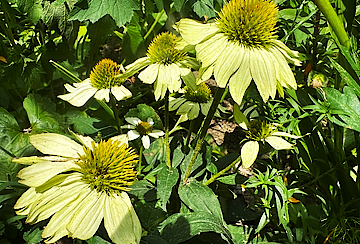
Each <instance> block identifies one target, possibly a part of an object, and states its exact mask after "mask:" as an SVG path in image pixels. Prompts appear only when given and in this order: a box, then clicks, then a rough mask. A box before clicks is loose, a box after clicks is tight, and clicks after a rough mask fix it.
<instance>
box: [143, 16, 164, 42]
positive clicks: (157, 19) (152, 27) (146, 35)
mask: <svg viewBox="0 0 360 244" xmlns="http://www.w3.org/2000/svg"><path fill="white" fill-rule="evenodd" d="M164 13H165V9H163V10H161V11H160V12H159V13H158V15H157V16H156V19H155V20H154V23H152V25H151V27H150V29H149V30H148V32H147V33H146V34H145V36H144V40H146V38H147V37H148V36H149V35H150V33H151V32H152V31H153V29H154V27H155V25H156V24H157V23H158V22H159V20H160V18H161V16H162V15H163V14H164Z"/></svg>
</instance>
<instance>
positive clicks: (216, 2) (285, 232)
mask: <svg viewBox="0 0 360 244" xmlns="http://www.w3.org/2000/svg"><path fill="white" fill-rule="evenodd" d="M314 2H315V1H314ZM314 2H312V1H308V0H278V1H276V3H277V5H278V7H279V10H280V11H279V19H278V29H277V31H278V35H279V39H281V40H282V41H283V42H284V43H285V44H286V45H287V46H288V47H289V48H291V49H292V50H296V51H299V53H300V59H301V61H302V66H301V67H296V68H294V70H293V71H294V73H295V76H296V80H297V82H298V85H299V88H298V89H297V90H286V91H285V96H284V98H280V97H279V98H278V99H276V100H270V101H268V102H267V103H264V102H262V100H261V98H260V96H259V95H258V94H257V90H256V88H255V86H254V84H252V85H251V86H250V88H249V89H248V91H247V93H246V95H245V98H244V102H243V104H242V105H241V106H240V109H241V111H242V112H243V113H244V114H245V115H246V116H247V118H248V119H253V118H260V119H264V120H268V121H270V122H271V123H277V124H280V125H281V126H282V131H285V132H289V133H292V134H295V135H299V136H300V135H302V136H304V137H302V138H301V139H297V140H296V141H295V140H293V143H296V145H295V146H294V149H292V150H287V151H276V150H271V148H270V146H269V145H264V146H262V147H261V149H260V154H259V157H258V159H257V160H256V163H255V164H254V166H253V167H252V169H251V170H247V171H246V170H244V169H242V168H241V166H240V163H239V164H235V165H234V166H233V167H231V169H227V171H226V172H221V171H222V170H223V169H225V168H226V167H227V166H229V165H231V164H232V163H233V161H234V160H235V159H237V158H238V156H239V152H240V148H241V145H242V144H241V143H240V142H241V141H242V140H243V139H244V138H245V133H244V132H243V131H242V130H241V129H240V127H238V126H237V127H236V121H235V120H234V116H233V113H232V111H233V106H232V105H233V104H234V102H233V101H232V100H231V98H230V96H229V95H226V96H224V97H223V100H222V106H220V107H219V110H220V114H219V116H218V117H215V118H214V121H213V123H214V125H217V126H220V127H215V126H214V127H212V129H213V130H209V132H210V133H209V134H208V135H207V137H206V143H205V145H204V146H203V150H202V151H201V154H200V157H199V160H197V163H196V164H195V167H194V168H193V170H194V171H193V173H192V175H191V177H192V179H193V181H192V182H191V183H190V184H188V185H185V186H184V187H180V186H181V185H182V180H181V179H183V175H184V173H185V170H186V166H187V165H188V164H189V161H190V158H189V156H188V155H191V153H189V150H190V152H191V151H192V150H193V149H192V146H191V145H190V148H188V147H186V145H185V144H186V140H185V138H186V132H187V129H188V128H189V123H188V122H185V123H183V124H181V126H182V127H181V128H179V130H177V131H176V132H174V133H172V134H171V138H170V139H171V144H170V148H171V160H172V166H173V167H172V168H171V169H169V168H167V167H166V164H165V160H166V159H165V149H164V148H165V141H164V139H163V138H159V139H157V140H156V141H153V142H152V144H151V146H150V148H149V149H146V150H144V159H145V160H144V161H143V165H144V167H143V170H142V174H141V175H140V177H139V180H138V181H137V182H136V183H135V184H134V185H133V186H132V190H131V191H130V192H129V193H130V195H131V197H132V199H133V204H134V207H135V210H136V212H137V214H138V216H139V218H140V221H141V223H142V227H143V238H142V243H156V244H159V243H160V244H162V243H210V242H211V243H235V244H239V243H360V208H359V204H360V201H359V200H360V178H359V171H358V170H357V169H358V164H359V162H360V161H359V156H358V149H359V145H360V136H359V132H360V102H359V97H360V86H359V85H358V84H359V82H360V79H359V78H360V65H359V58H358V53H359V50H358V49H357V47H358V45H359V31H360V27H359V24H360V22H359V20H360V19H359V14H360V12H359V11H358V10H359V9H360V8H359V2H358V1H355V0H343V1H341V0H335V1H332V2H331V4H332V6H333V8H334V9H335V11H336V13H337V14H338V16H339V18H340V20H341V21H342V24H343V26H344V27H345V31H346V33H347V35H348V36H349V43H343V42H342V40H341V38H339V35H337V33H336V31H335V30H336V27H334V26H332V28H331V27H330V26H329V24H328V22H327V20H326V18H325V17H324V15H323V14H322V13H321V11H320V10H319V8H318V7H317V5H316V4H318V6H322V5H321V2H320V3H319V2H316V4H315V3H314ZM223 4H224V2H223V1H221V0H197V1H195V0H174V1H170V0H106V1H100V0H80V1H79V0H54V1H47V0H0V18H1V21H0V28H1V30H0V243H4V244H5V243H41V242H42V238H41V231H42V227H43V226H44V225H46V222H40V223H38V224H36V225H34V226H30V225H27V224H25V223H24V222H25V216H17V215H16V214H15V212H14V210H13V206H14V204H15V202H16V200H17V199H18V198H19V196H20V195H21V194H22V193H23V192H24V190H26V187H25V186H23V185H21V184H19V183H17V177H16V174H17V172H18V171H19V170H20V168H21V167H22V166H21V165H18V164H15V163H13V162H12V161H11V159H12V158H13V157H21V156H29V155H39V152H37V151H36V150H35V148H34V147H33V146H32V145H31V144H30V143H29V135H31V134H37V133H43V132H55V133H60V134H65V135H69V131H68V129H70V130H71V131H74V132H76V133H79V134H82V135H87V136H91V137H93V138H97V139H99V138H103V139H106V138H109V137H111V136H113V135H116V134H117V131H116V129H115V128H116V121H115V120H114V119H112V118H111V116H109V115H108V114H107V113H106V111H105V110H104V109H103V108H102V107H101V106H100V105H99V104H98V103H97V102H96V100H95V99H92V100H90V102H88V103H87V104H86V105H85V106H83V107H80V108H76V107H73V106H71V105H70V104H68V103H66V102H64V101H62V100H60V99H58V98H57V96H58V95H60V94H64V93H65V90H64V83H68V82H70V83H72V82H73V79H72V78H71V77H72V76H76V77H78V78H79V79H81V80H83V79H85V78H87V77H88V76H89V73H90V71H91V69H92V67H93V66H94V65H95V64H96V63H97V62H98V61H99V60H100V59H102V58H110V59H112V60H114V61H116V62H118V63H119V64H124V65H126V64H129V63H131V62H133V61H134V60H136V59H137V58H138V57H142V56H144V55H145V53H146V50H147V47H148V45H149V43H150V42H151V40H152V39H153V37H154V36H155V35H157V34H158V33H160V32H162V31H171V32H174V29H173V28H172V25H173V24H174V23H175V22H177V21H178V20H179V19H180V18H183V17H188V18H193V19H197V20H199V21H207V20H211V19H212V18H214V17H216V16H217V14H216V13H217V12H218V11H220V9H221V7H222V6H223ZM341 44H342V45H341ZM55 63H57V64H58V65H61V66H62V67H65V68H66V69H67V70H69V71H70V72H71V74H72V76H71V75H69V74H67V73H66V72H65V73H64V72H61V71H60V70H59V69H56V67H55V65H54V64H55ZM209 83H210V84H212V85H214V84H215V83H214V82H213V83H211V81H209ZM125 86H126V87H127V88H128V89H129V90H131V91H132V94H133V97H132V98H131V99H128V100H125V101H121V102H118V104H117V108H118V112H119V118H120V119H122V121H121V122H122V123H125V121H124V120H123V118H124V116H125V114H126V113H127V112H128V111H129V109H134V108H139V105H140V107H141V106H145V105H141V104H144V103H145V104H147V105H148V106H150V107H152V108H153V109H154V110H155V111H156V113H158V115H159V116H160V118H161V119H163V116H164V102H163V101H162V100H160V101H155V100H154V96H153V93H152V90H151V89H152V87H151V86H149V85H146V84H142V83H141V82H140V81H139V80H137V78H136V77H133V79H131V80H129V81H127V82H126V84H125ZM212 89H213V90H216V86H213V87H212ZM178 117H179V116H177V115H175V113H174V112H173V113H171V114H170V125H171V127H170V128H172V126H174V125H175V123H176V121H177V119H178ZM203 119H204V117H203V116H199V117H198V118H197V119H196V123H195V125H196V124H199V125H200V124H201V122H202V120H203ZM227 125H231V126H232V127H233V128H235V127H236V129H235V130H234V129H232V130H228V131H226V133H224V136H225V138H224V139H223V142H221V140H220V142H219V136H218V134H216V133H215V132H214V130H216V128H221V127H222V128H223V127H224V126H227ZM214 128H215V129H214ZM198 129H199V128H196V126H195V128H194V130H193V132H197V130H198ZM218 130H220V131H221V129H218ZM222 132H224V130H223V131H222ZM228 138H232V139H231V140H228ZM133 146H134V147H135V148H136V149H139V148H138V147H136V145H133ZM219 172H221V173H222V174H221V176H220V177H218V176H219V175H218V173H219ZM213 176H215V177H213ZM211 177H213V178H214V179H215V178H216V179H215V180H214V181H212V182H208V180H209V179H210V178H211ZM204 183H205V184H204ZM61 241H62V242H63V243H64V242H65V241H66V240H64V239H63V240H61ZM108 241H109V239H108V237H107V236H106V232H105V231H104V230H102V229H101V228H100V229H99V231H98V233H97V235H96V236H94V237H93V238H91V239H90V240H86V241H81V240H74V241H73V242H74V243H108Z"/></svg>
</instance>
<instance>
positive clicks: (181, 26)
mask: <svg viewBox="0 0 360 244" xmlns="http://www.w3.org/2000/svg"><path fill="white" fill-rule="evenodd" d="M175 28H176V29H177V30H178V31H179V32H180V35H181V37H182V38H183V39H184V40H185V41H186V42H187V43H189V44H191V45H196V44H198V43H200V42H201V41H202V40H204V39H205V38H209V37H211V36H212V35H214V34H215V33H216V32H217V31H219V28H218V27H217V26H216V24H215V23H208V24H203V23H201V22H198V21H195V20H192V19H186V18H183V19H181V20H180V21H179V22H177V23H176V25H175Z"/></svg>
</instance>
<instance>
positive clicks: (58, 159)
mask: <svg viewBox="0 0 360 244" xmlns="http://www.w3.org/2000/svg"><path fill="white" fill-rule="evenodd" d="M69 160H70V159H68V158H62V157H57V156H30V157H22V158H13V159H12V160H11V161H12V162H14V163H18V164H26V165H31V164H36V163H43V162H65V161H69Z"/></svg>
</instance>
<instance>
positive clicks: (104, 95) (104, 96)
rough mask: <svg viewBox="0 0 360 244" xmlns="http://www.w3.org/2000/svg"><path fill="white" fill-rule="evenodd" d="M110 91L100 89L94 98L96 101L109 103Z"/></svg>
mask: <svg viewBox="0 0 360 244" xmlns="http://www.w3.org/2000/svg"><path fill="white" fill-rule="evenodd" d="M109 95H110V89H109V88H106V89H100V90H98V91H97V92H96V93H95V95H94V97H95V98H96V99H97V100H100V101H102V100H105V101H106V102H109V101H110V96H109Z"/></svg>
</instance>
